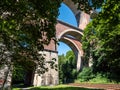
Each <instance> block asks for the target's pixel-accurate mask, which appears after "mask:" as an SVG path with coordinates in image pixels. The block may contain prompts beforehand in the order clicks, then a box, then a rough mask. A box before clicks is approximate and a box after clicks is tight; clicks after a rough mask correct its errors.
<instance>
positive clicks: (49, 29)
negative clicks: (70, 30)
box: [0, 0, 60, 87]
mask: <svg viewBox="0 0 120 90" xmlns="http://www.w3.org/2000/svg"><path fill="white" fill-rule="evenodd" d="M59 6H60V0H54V1H53V0H44V1H40V0H1V1H0V47H2V48H0V49H1V51H0V65H4V64H6V65H8V66H9V67H10V66H11V65H12V64H13V63H14V62H16V61H17V60H18V59H19V60H20V59H21V57H23V58H24V59H26V60H27V59H28V58H29V59H31V60H38V57H37V54H36V53H37V52H38V51H40V50H43V46H44V45H45V44H46V45H48V44H49V42H50V41H51V39H53V40H55V24H56V18H57V16H58V7H59ZM6 52H7V54H6ZM8 52H9V53H8ZM8 56H9V58H8ZM16 56H17V57H16ZM18 56H19V58H18ZM5 57H6V58H5ZM41 58H42V57H41ZM8 59H11V60H10V61H9V62H8ZM42 60H43V58H42ZM42 60H41V61H40V60H39V64H40V63H41V64H42V63H43V61H42ZM10 62H12V63H10ZM42 67H43V66H42V65H41V68H42ZM4 82H5V80H4ZM3 87H4V85H3Z"/></svg>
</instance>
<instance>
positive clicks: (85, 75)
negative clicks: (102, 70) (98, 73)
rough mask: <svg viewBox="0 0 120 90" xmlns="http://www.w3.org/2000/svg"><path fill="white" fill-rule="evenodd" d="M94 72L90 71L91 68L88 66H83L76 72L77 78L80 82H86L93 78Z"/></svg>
mask: <svg viewBox="0 0 120 90" xmlns="http://www.w3.org/2000/svg"><path fill="white" fill-rule="evenodd" d="M94 77H95V76H94V74H93V73H92V69H91V68H89V67H84V68H83V70H82V71H81V72H80V73H79V74H78V76H77V79H78V80H79V81H80V82H86V81H89V80H90V79H92V78H94Z"/></svg>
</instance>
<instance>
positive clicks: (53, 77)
mask: <svg viewBox="0 0 120 90" xmlns="http://www.w3.org/2000/svg"><path fill="white" fill-rule="evenodd" d="M40 53H43V54H45V55H46V56H45V61H46V66H47V67H48V68H49V70H48V71H47V72H45V73H44V74H41V75H39V74H38V73H37V71H35V74H34V79H33V86H42V85H57V84H59V77H58V71H56V70H55V69H51V68H50V65H49V64H48V62H50V61H52V59H53V58H55V59H56V61H55V64H56V65H58V54H57V52H53V51H43V52H40ZM36 70H37V69H36Z"/></svg>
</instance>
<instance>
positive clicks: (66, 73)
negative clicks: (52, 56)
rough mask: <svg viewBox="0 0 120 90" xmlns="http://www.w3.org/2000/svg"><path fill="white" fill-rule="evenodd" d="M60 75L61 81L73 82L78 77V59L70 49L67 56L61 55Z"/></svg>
mask: <svg viewBox="0 0 120 90" xmlns="http://www.w3.org/2000/svg"><path fill="white" fill-rule="evenodd" d="M59 75H60V76H59V79H60V83H69V82H73V81H74V79H75V78H76V77H77V70H76V61H75V56H74V53H73V52H72V51H68V52H67V53H66V56H64V55H61V56H59Z"/></svg>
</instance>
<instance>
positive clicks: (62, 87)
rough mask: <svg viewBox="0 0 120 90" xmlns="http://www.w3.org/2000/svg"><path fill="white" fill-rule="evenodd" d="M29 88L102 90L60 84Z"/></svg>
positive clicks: (36, 89)
mask: <svg viewBox="0 0 120 90" xmlns="http://www.w3.org/2000/svg"><path fill="white" fill-rule="evenodd" d="M12 90H21V89H19V88H13V89H12ZM29 90H100V89H88V88H80V87H72V86H67V85H58V86H41V87H30V89H29Z"/></svg>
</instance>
